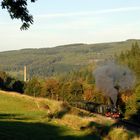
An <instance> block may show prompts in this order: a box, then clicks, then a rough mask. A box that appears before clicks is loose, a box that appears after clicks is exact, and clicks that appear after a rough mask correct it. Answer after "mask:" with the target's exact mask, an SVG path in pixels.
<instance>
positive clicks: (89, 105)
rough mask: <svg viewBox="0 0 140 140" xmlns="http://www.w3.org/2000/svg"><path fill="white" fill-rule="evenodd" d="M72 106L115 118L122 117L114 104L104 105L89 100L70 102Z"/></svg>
mask: <svg viewBox="0 0 140 140" xmlns="http://www.w3.org/2000/svg"><path fill="white" fill-rule="evenodd" d="M70 104H71V105H72V106H74V107H77V108H80V109H84V110H87V111H90V112H92V113H98V114H101V115H105V116H106V117H111V118H114V119H118V118H120V117H121V114H120V112H119V110H118V109H117V107H114V106H112V105H104V104H98V103H94V102H87V101H75V102H71V103H70Z"/></svg>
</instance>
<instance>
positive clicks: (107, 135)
mask: <svg viewBox="0 0 140 140" xmlns="http://www.w3.org/2000/svg"><path fill="white" fill-rule="evenodd" d="M62 104H63V103H62V102H57V101H52V100H48V99H42V98H32V97H29V96H26V95H20V94H17V93H13V92H4V91H0V140H19V139H20V140H40V139H44V140H56V139H57V140H63V139H64V140H65V139H66V140H93V139H95V140H100V139H105V140H106V139H110V140H113V137H112V136H113V135H115V134H114V132H115V133H116V132H117V130H116V128H115V127H114V125H115V121H114V120H112V119H106V118H105V117H103V116H100V115H93V114H90V113H89V112H86V111H82V110H79V109H75V108H72V107H71V108H70V110H69V111H68V112H65V114H63V116H61V117H60V116H59V117H58V116H57V115H56V114H59V113H60V112H61V113H62V111H64V108H65V107H64V108H62ZM46 106H47V107H48V106H49V109H48V108H47V107H46ZM50 115H51V116H53V117H50ZM112 127H113V129H112ZM118 131H119V133H123V131H125V136H124V137H126V138H125V139H124V140H128V139H129V138H133V137H134V133H132V132H129V131H127V130H125V129H122V130H120V129H119V130H118ZM117 137H118V133H117V136H116V138H117Z"/></svg>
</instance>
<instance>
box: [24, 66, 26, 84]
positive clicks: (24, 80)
mask: <svg viewBox="0 0 140 140" xmlns="http://www.w3.org/2000/svg"><path fill="white" fill-rule="evenodd" d="M26 72H27V70H26V66H24V82H26V81H27V74H26Z"/></svg>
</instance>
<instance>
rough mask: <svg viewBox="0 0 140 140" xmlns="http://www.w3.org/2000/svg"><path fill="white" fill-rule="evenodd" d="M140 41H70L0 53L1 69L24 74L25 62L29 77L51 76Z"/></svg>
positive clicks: (109, 55) (107, 56) (105, 56)
mask: <svg viewBox="0 0 140 140" xmlns="http://www.w3.org/2000/svg"><path fill="white" fill-rule="evenodd" d="M136 41H137V42H138V43H139V44H140V40H134V39H131V40H126V41H122V42H111V43H99V44H70V45H63V46H57V47H54V48H40V49H22V50H15V51H7V52H0V69H1V70H4V71H7V72H10V73H11V74H13V75H16V76H18V77H21V76H22V74H23V67H24V65H26V66H27V70H28V76H30V77H32V76H33V75H35V76H52V75H54V74H60V73H65V72H69V71H71V70H75V69H78V68H80V67H83V66H85V65H87V64H89V63H93V62H94V61H95V60H99V59H105V58H110V57H112V56H114V54H115V53H116V54H118V53H120V52H121V51H124V50H128V49H130V48H131V46H132V43H134V42H136Z"/></svg>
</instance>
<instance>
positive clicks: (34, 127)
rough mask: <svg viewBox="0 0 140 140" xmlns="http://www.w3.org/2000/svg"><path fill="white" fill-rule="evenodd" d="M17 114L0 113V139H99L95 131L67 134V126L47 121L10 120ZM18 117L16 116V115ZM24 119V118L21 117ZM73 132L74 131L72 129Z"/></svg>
mask: <svg viewBox="0 0 140 140" xmlns="http://www.w3.org/2000/svg"><path fill="white" fill-rule="evenodd" d="M11 116H13V117H15V118H16V117H17V116H18V115H17V114H15V115H14V114H0V140H93V139H94V140H100V139H101V138H100V137H99V136H97V135H96V134H95V133H94V134H93V133H90V134H89V133H88V135H82V136H74V135H69V131H73V130H69V129H68V128H65V127H59V126H55V125H52V124H49V123H46V124H45V123H31V122H22V121H19V120H18V119H17V120H16V119H14V120H10V118H11ZM17 118H18V117H17ZM6 119H7V120H6ZM23 119H24V118H23ZM73 132H74V133H75V131H73Z"/></svg>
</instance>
